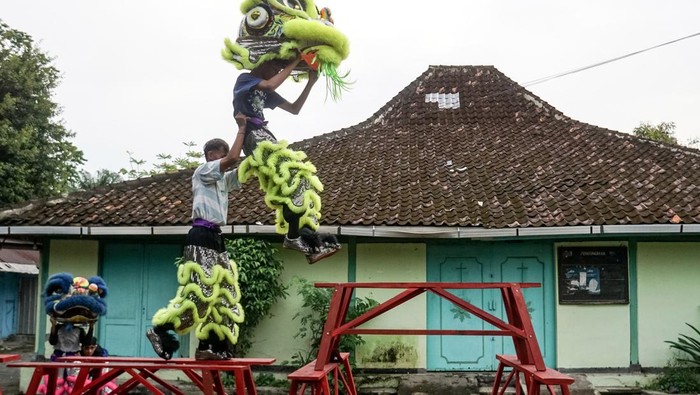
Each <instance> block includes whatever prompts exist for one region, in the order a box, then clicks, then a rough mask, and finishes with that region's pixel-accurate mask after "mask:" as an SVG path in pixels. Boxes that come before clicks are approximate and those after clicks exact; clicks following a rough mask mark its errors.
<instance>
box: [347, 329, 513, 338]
mask: <svg viewBox="0 0 700 395" xmlns="http://www.w3.org/2000/svg"><path fill="white" fill-rule="evenodd" d="M343 334H346V335H347V334H353V335H463V336H517V334H515V333H513V332H511V331H501V330H495V329H459V330H458V329H346V330H344V331H343Z"/></svg>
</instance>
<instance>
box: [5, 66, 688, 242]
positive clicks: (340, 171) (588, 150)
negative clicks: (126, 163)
mask: <svg viewBox="0 0 700 395" xmlns="http://www.w3.org/2000/svg"><path fill="white" fill-rule="evenodd" d="M643 117H644V114H640V119H642V118H643ZM273 128H274V125H273ZM291 147H292V148H295V149H299V150H303V151H304V152H306V153H307V155H308V157H309V158H310V159H311V160H312V162H313V163H314V164H315V165H316V167H317V169H318V176H319V177H320V179H321V181H322V182H323V183H324V186H325V190H324V192H323V193H322V194H321V197H322V199H323V204H324V206H323V210H322V211H323V219H322V221H323V225H327V226H364V227H375V226H392V227H406V226H420V227H462V228H467V229H469V228H483V229H513V228H518V229H529V228H542V227H575V226H594V225H596V226H597V225H649V224H700V171H699V170H700V151H698V150H694V149H691V148H685V147H680V146H675V145H669V144H663V143H658V142H653V141H649V140H645V139H641V138H638V137H635V136H632V135H628V134H624V133H619V132H616V131H613V130H609V129H604V128H600V127H597V126H593V125H589V124H586V123H583V122H580V121H576V120H573V119H571V118H569V117H567V116H565V115H564V114H562V113H561V112H560V111H558V110H557V109H556V108H554V107H553V106H551V105H550V104H548V103H547V102H545V101H544V100H542V99H540V98H539V97H537V96H536V95H534V94H533V93H531V92H529V91H527V90H526V89H525V88H523V87H521V86H519V85H518V84H517V83H515V82H514V81H512V80H510V79H509V78H508V77H506V76H505V75H504V74H502V73H501V72H499V71H498V70H497V69H496V68H494V67H492V66H430V67H429V68H428V69H427V70H426V71H425V72H424V73H423V74H422V75H420V76H419V77H418V78H417V79H416V80H415V81H413V82H412V83H410V84H409V85H408V86H406V87H405V88H404V89H403V90H402V91H401V92H399V93H398V94H397V95H396V96H395V97H394V98H393V99H391V100H390V101H389V102H388V103H386V104H385V105H384V106H383V107H382V108H380V109H379V110H378V111H377V112H376V113H375V114H373V115H372V116H371V117H370V118H369V119H367V120H366V121H364V122H362V123H360V124H358V125H354V126H351V127H348V128H343V129H340V130H337V131H334V132H331V133H327V134H323V135H320V136H317V137H314V138H311V139H308V140H304V141H300V142H297V143H294V144H292V145H291ZM191 175H192V170H185V171H180V172H177V173H173V174H164V175H157V176H154V177H150V178H144V179H139V180H133V181H127V182H123V183H120V184H115V185H112V186H110V187H107V188H102V189H96V190H93V191H87V192H80V193H74V194H72V195H69V196H67V197H65V198H61V199H56V200H53V201H45V202H32V204H31V205H24V206H23V207H16V208H15V210H14V211H5V212H4V213H1V214H0V225H2V226H18V225H20V226H44V227H46V226H60V227H64V226H96V227H99V226H127V227H130V226H180V225H182V226H187V225H188V224H189V223H190V212H191V191H190V187H191V185H190V184H191V181H190V178H191ZM230 202H231V204H230V205H229V207H230V208H229V209H230V212H229V223H231V224H235V225H253V224H256V223H257V224H265V225H270V224H272V223H273V221H274V215H273V213H272V212H271V211H270V210H269V209H268V208H267V207H266V206H265V204H264V201H263V195H262V192H261V191H260V190H259V188H258V185H257V181H255V180H251V181H249V182H248V183H247V184H246V185H245V186H244V188H242V189H241V190H238V191H234V192H232V193H231V194H230Z"/></svg>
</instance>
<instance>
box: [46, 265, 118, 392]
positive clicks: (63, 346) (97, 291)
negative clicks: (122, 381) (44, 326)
mask: <svg viewBox="0 0 700 395" xmlns="http://www.w3.org/2000/svg"><path fill="white" fill-rule="evenodd" d="M42 296H43V302H44V309H45V311H46V314H48V315H49V316H50V317H51V334H50V335H49V343H50V344H51V345H53V347H54V351H53V353H52V354H51V360H52V361H55V360H56V358H58V357H62V356H71V355H78V354H79V353H80V351H81V347H82V346H85V345H89V344H90V343H91V340H92V337H93V335H92V334H93V326H94V324H95V322H97V320H98V319H99V318H100V317H101V316H103V315H105V314H107V303H106V301H105V297H106V296H107V286H106V284H105V282H104V280H103V279H102V278H101V277H99V276H93V277H90V278H87V279H86V278H84V277H73V275H72V274H70V273H57V274H54V275H51V276H50V277H49V278H48V280H47V281H46V286H45V287H44V294H43V295H42ZM85 326H88V327H89V329H88V330H87V331H86V330H85ZM74 381H75V376H74V375H73V372H72V371H71V369H64V370H63V374H62V377H59V378H58V380H57V382H56V384H57V388H56V393H61V394H63V393H66V394H68V393H70V392H71V391H72V388H73V382H74ZM111 385H112V384H111V383H110V384H109V386H111ZM39 393H46V388H45V386H40V387H39ZM52 395H53V394H52Z"/></svg>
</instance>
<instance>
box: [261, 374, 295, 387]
mask: <svg viewBox="0 0 700 395" xmlns="http://www.w3.org/2000/svg"><path fill="white" fill-rule="evenodd" d="M255 385H257V386H258V387H278V388H289V380H287V379H278V378H276V377H275V375H273V374H272V373H260V374H258V375H257V376H255Z"/></svg>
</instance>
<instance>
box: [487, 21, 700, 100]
mask: <svg viewBox="0 0 700 395" xmlns="http://www.w3.org/2000/svg"><path fill="white" fill-rule="evenodd" d="M696 36H700V32H698V33H695V34H691V35H689V36H685V37H681V38H677V39H675V40H671V41H667V42H665V43H662V44H658V45H654V46H653V47H649V48H644V49H641V50H639V51H634V52H630V53H628V54H626V55H622V56H618V57H616V58H612V59H608V60H604V61H602V62H598V63H594V64H591V65H588V66H585V67H579V68H577V69H573V70H569V71H565V72H563V73H559V74H553V75H550V76H548V77H542V78H538V79H536V80H532V81H530V82H526V83H524V84H522V85H520V86H518V87H513V88H508V89H505V90H503V91H501V92H496V93H491V94H489V95H485V96H482V97H480V98H478V99H476V100H477V101H479V100H484V99H488V98H491V97H494V96H498V95H502V94H505V93H508V92H512V91H514V90H517V89H519V88H520V87H523V88H524V87H528V86H531V85H536V84H541V83H543V82H547V81H551V80H553V79H556V78H560V77H564V76H567V75H571V74H575V73H579V72H581V71H584V70H588V69H592V68H594V67H598V66H602V65H604V64H608V63H612V62H616V61H618V60H620V59H625V58H629V57H630V56H634V55H637V54H640V53H643V52H647V51H651V50H652V49H656V48H660V47H663V46H665V45H670V44H673V43H677V42H679V41H683V40H687V39H689V38H693V37H696Z"/></svg>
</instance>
